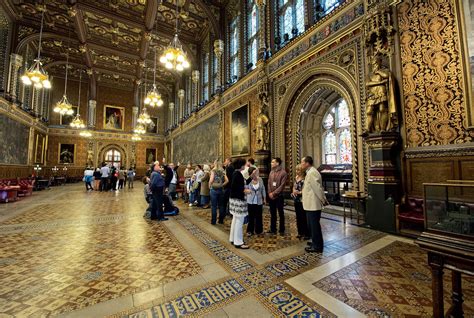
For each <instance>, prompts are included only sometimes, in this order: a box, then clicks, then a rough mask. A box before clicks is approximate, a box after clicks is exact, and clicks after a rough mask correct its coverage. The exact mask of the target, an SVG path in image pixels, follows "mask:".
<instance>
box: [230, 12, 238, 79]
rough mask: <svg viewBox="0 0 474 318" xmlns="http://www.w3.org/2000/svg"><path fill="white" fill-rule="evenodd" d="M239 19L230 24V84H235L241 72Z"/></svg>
mask: <svg viewBox="0 0 474 318" xmlns="http://www.w3.org/2000/svg"><path fill="white" fill-rule="evenodd" d="M239 19H240V15H238V16H236V17H235V18H234V19H233V20H232V21H231V23H230V30H229V35H230V41H229V48H230V50H229V66H230V73H229V77H230V82H231V83H234V82H236V81H237V79H238V78H239V76H240V70H239V67H240V65H239V48H240V45H239Z"/></svg>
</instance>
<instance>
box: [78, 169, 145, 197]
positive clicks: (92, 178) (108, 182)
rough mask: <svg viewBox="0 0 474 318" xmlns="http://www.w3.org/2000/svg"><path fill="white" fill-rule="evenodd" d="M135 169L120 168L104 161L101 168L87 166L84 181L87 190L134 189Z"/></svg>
mask: <svg viewBox="0 0 474 318" xmlns="http://www.w3.org/2000/svg"><path fill="white" fill-rule="evenodd" d="M135 174H136V173H135V170H134V169H133V168H132V167H130V168H129V169H128V170H125V169H120V167H116V166H114V165H112V164H107V163H105V162H103V163H102V166H101V167H100V168H96V169H94V168H93V167H87V168H86V170H84V178H83V181H84V183H85V185H86V191H94V190H95V191H100V192H102V191H118V190H120V189H124V188H126V187H127V185H128V188H129V189H133V180H134V179H135Z"/></svg>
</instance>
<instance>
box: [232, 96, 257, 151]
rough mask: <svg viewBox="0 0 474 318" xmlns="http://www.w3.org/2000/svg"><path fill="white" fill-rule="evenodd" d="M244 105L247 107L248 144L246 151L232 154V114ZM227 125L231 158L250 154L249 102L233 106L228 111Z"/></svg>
mask: <svg viewBox="0 0 474 318" xmlns="http://www.w3.org/2000/svg"><path fill="white" fill-rule="evenodd" d="M244 107H247V134H248V140H249V145H248V148H247V149H248V151H247V152H246V153H240V154H234V152H233V131H232V116H233V115H234V113H235V112H236V111H238V110H240V109H242V108H244ZM229 127H230V153H231V157H232V158H237V157H243V156H248V155H249V154H250V148H251V146H252V142H251V139H250V138H251V134H250V103H245V104H242V105H239V106H238V107H236V108H234V109H233V110H232V111H231V112H230V116H229Z"/></svg>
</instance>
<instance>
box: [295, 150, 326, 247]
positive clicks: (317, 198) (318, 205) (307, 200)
mask: <svg viewBox="0 0 474 318" xmlns="http://www.w3.org/2000/svg"><path fill="white" fill-rule="evenodd" d="M301 166H302V168H303V169H305V170H306V178H305V180H304V187H303V193H302V194H303V209H304V210H305V211H306V216H307V218H308V225H309V228H310V230H311V244H310V246H308V247H306V248H305V251H306V252H312V253H322V252H323V249H324V241H323V233H322V232H321V224H320V220H321V210H322V209H323V206H325V205H327V204H328V201H327V200H326V196H325V195H324V189H323V186H322V179H321V174H320V173H319V171H318V170H316V168H314V167H313V158H312V157H310V156H306V157H304V158H303V159H302V160H301Z"/></svg>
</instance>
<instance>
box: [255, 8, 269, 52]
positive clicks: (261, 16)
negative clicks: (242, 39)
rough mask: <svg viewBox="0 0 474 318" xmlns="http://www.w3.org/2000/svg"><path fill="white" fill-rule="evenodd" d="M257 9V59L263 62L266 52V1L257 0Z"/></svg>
mask: <svg viewBox="0 0 474 318" xmlns="http://www.w3.org/2000/svg"><path fill="white" fill-rule="evenodd" d="M256 4H257V7H258V21H259V25H258V59H259V60H263V59H264V58H265V52H266V51H267V48H266V44H265V29H266V26H267V19H266V16H267V15H266V14H265V13H266V0H257V1H256Z"/></svg>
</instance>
